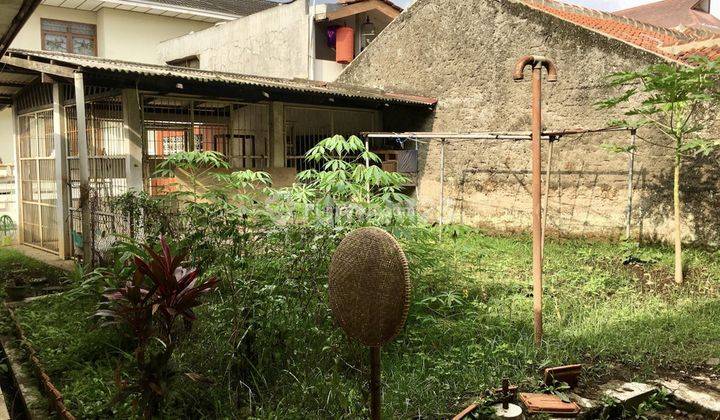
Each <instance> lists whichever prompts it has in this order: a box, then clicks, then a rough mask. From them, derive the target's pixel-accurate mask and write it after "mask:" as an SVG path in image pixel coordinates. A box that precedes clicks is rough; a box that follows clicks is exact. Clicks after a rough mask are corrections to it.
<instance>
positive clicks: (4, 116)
mask: <svg viewBox="0 0 720 420" xmlns="http://www.w3.org/2000/svg"><path fill="white" fill-rule="evenodd" d="M0 161H2V163H11V162H15V140H14V139H13V121H12V109H10V108H9V107H8V108H5V109H3V110H2V111H0Z"/></svg>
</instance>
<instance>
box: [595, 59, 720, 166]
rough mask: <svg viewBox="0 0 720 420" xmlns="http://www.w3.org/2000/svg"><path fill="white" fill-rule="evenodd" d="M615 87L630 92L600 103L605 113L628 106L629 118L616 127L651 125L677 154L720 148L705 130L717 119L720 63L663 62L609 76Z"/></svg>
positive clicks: (701, 60)
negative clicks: (669, 143)
mask: <svg viewBox="0 0 720 420" xmlns="http://www.w3.org/2000/svg"><path fill="white" fill-rule="evenodd" d="M609 81H610V84H611V85H612V86H617V87H624V86H628V85H629V86H631V87H629V88H627V89H626V90H625V91H624V92H623V93H622V94H620V95H618V96H616V97H613V98H610V99H607V100H604V101H601V102H599V103H598V104H597V105H598V106H599V107H600V108H602V109H608V108H614V107H618V106H621V105H622V106H624V107H625V108H624V110H623V112H624V114H625V115H626V116H627V117H629V119H628V120H621V121H615V124H617V125H621V126H627V127H629V128H638V127H644V126H652V127H654V128H656V129H658V130H659V131H660V132H662V133H663V134H665V135H666V136H667V137H668V138H669V139H670V140H671V142H672V144H671V147H673V148H674V149H675V152H676V153H678V154H683V155H684V156H692V155H693V154H697V153H705V154H707V153H709V152H710V151H711V150H712V149H714V148H715V147H717V146H718V142H717V140H715V139H708V138H707V137H706V133H705V130H706V129H707V128H708V124H709V123H710V122H711V121H712V120H714V119H715V118H716V112H715V111H714V110H716V109H717V106H718V104H720V89H718V85H719V84H720V60H716V61H710V60H708V59H703V58H697V59H695V61H694V65H693V66H682V65H678V64H667V63H661V64H656V65H653V66H649V67H647V68H644V69H640V70H636V71H628V72H619V73H615V74H613V75H611V76H610V78H609Z"/></svg>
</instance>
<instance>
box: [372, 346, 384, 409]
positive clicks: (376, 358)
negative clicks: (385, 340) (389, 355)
mask: <svg viewBox="0 0 720 420" xmlns="http://www.w3.org/2000/svg"><path fill="white" fill-rule="evenodd" d="M380 369H381V364H380V347H371V348H370V418H371V419H372V420H380V417H381V411H382V388H381V385H380Z"/></svg>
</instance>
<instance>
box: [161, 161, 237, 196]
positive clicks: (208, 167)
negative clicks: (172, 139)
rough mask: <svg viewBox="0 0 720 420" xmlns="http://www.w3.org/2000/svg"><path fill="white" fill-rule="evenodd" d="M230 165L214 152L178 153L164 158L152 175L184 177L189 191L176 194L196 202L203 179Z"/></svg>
mask: <svg viewBox="0 0 720 420" xmlns="http://www.w3.org/2000/svg"><path fill="white" fill-rule="evenodd" d="M228 168H230V164H229V163H228V161H227V160H226V159H225V156H223V154H222V153H219V152H214V151H192V152H178V153H173V154H171V155H170V156H168V157H166V158H165V160H163V161H162V162H161V163H160V164H159V165H158V167H157V170H156V171H155V173H154V174H153V176H155V177H161V178H175V177H177V176H178V175H185V176H186V177H187V179H188V182H189V188H190V190H189V191H183V190H180V191H178V192H177V194H180V195H190V198H191V199H192V200H193V201H196V200H197V197H198V195H199V189H200V187H201V186H203V185H202V183H203V178H204V177H205V176H206V175H209V174H210V173H212V172H213V171H215V170H218V169H228Z"/></svg>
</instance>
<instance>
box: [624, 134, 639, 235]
mask: <svg viewBox="0 0 720 420" xmlns="http://www.w3.org/2000/svg"><path fill="white" fill-rule="evenodd" d="M630 134H631V138H630V157H629V159H628V202H627V209H626V210H625V240H628V239H630V233H631V232H630V231H631V230H632V229H631V228H632V212H633V188H634V185H633V184H634V182H633V178H634V176H635V142H636V141H637V129H632V130H631V131H630Z"/></svg>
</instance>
